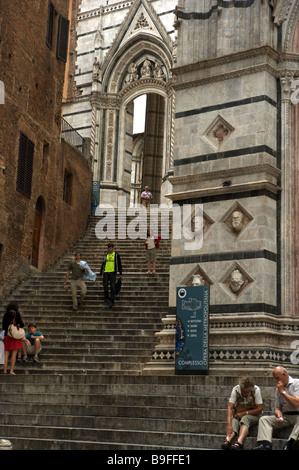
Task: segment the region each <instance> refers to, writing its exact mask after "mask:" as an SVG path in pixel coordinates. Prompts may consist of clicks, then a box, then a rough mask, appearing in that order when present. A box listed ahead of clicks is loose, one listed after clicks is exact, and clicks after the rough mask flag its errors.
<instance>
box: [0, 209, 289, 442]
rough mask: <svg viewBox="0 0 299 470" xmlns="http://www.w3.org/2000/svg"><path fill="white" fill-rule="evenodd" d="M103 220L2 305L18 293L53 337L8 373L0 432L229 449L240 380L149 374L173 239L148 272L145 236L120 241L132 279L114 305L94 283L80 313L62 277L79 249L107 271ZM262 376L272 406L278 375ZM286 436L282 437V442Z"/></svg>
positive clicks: (29, 315)
mask: <svg viewBox="0 0 299 470" xmlns="http://www.w3.org/2000/svg"><path fill="white" fill-rule="evenodd" d="M97 220H98V219H97V218H96V217H91V218H90V223H89V227H88V230H87V232H86V235H85V236H84V237H83V238H82V239H81V240H80V241H79V242H78V243H77V244H76V245H75V246H73V247H71V249H70V250H69V252H68V253H67V254H66V255H65V256H63V257H62V258H61V259H60V260H59V261H58V262H57V263H55V265H54V266H53V267H51V268H50V269H49V270H48V271H47V272H44V273H36V274H34V275H32V276H31V277H30V279H28V280H27V281H26V282H24V283H23V284H22V285H21V286H19V287H18V288H17V289H16V290H15V291H14V292H13V293H12V294H11V295H10V296H9V297H8V298H7V299H5V301H3V302H2V303H1V307H2V311H4V307H5V305H6V304H7V303H8V302H9V301H10V300H15V301H17V302H19V306H20V311H21V314H22V318H23V320H24V321H25V323H27V324H28V323H29V322H31V321H34V322H36V323H37V325H38V330H39V331H42V332H43V334H44V335H45V338H46V340H45V342H44V347H43V353H42V355H41V360H40V362H39V363H33V362H29V363H18V364H17V366H16V369H15V371H16V374H17V375H16V376H11V375H9V374H7V375H4V374H0V390H1V399H0V437H2V438H5V439H9V440H10V441H11V443H12V445H13V449H16V450H17V449H20V450H115V451H116V450H149V451H152V450H169V451H174V450H176V451H177V450H180V451H190V450H202V449H205V450H206V449H220V446H221V443H222V441H223V439H224V435H225V420H226V406H227V400H228V397H229V395H230V392H231V388H232V387H233V386H234V385H235V384H236V383H237V381H238V379H237V377H230V376H229V375H228V373H227V371H226V374H222V375H209V376H196V375H193V376H176V375H174V374H173V375H162V374H161V375H158V374H157V373H156V374H153V375H149V374H143V369H144V367H145V365H146V363H147V362H148V361H150V359H151V356H152V352H153V351H154V347H155V344H156V338H155V332H158V331H160V330H161V327H162V324H161V319H162V318H163V317H164V316H165V315H166V314H167V313H168V276H169V267H168V266H169V257H170V242H169V241H167V240H163V241H162V243H161V249H160V250H159V255H158V260H157V272H158V273H157V274H156V276H152V275H147V274H145V271H146V264H145V262H144V247H143V241H141V240H135V241H132V240H117V243H115V245H116V246H115V247H116V249H117V250H118V251H119V253H120V255H121V258H122V262H123V286H122V290H121V293H120V295H119V298H118V299H117V301H116V303H115V305H114V307H113V308H112V309H109V308H108V306H107V304H105V303H104V302H103V288H102V285H101V283H100V282H99V281H96V282H95V283H93V282H90V281H89V282H88V293H87V297H86V300H85V302H84V305H83V306H82V307H80V308H79V310H78V312H73V311H72V309H71V307H72V302H71V294H70V292H69V291H67V290H65V289H63V281H64V278H65V273H66V270H67V267H68V263H69V261H70V260H71V259H72V256H73V254H74V252H75V251H76V250H80V251H81V252H82V254H83V259H85V260H86V261H87V262H88V263H89V265H90V267H91V268H92V269H93V270H94V271H99V270H100V264H101V261H102V257H103V254H104V252H105V251H106V246H107V242H106V241H100V240H98V239H97V238H96V236H95V233H94V229H95V225H96V223H97ZM257 383H258V384H259V385H260V386H261V388H262V393H263V398H264V402H265V404H264V409H265V410H266V412H269V411H270V410H271V408H272V407H273V382H272V378H267V377H260V378H257ZM255 435H256V429H255V430H253V435H252V437H248V438H247V440H246V446H247V448H252V447H253V446H254V445H255V442H256V438H255ZM281 437H285V436H281ZM283 442H284V441H283V440H282V439H281V438H276V439H275V440H274V447H275V448H281V447H282V445H283Z"/></svg>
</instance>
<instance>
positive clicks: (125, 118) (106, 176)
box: [91, 34, 174, 206]
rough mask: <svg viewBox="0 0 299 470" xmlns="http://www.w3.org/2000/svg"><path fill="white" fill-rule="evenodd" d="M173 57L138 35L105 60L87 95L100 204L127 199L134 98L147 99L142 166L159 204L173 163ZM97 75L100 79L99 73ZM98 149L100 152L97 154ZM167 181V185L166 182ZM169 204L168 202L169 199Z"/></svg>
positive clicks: (155, 42) (154, 40) (160, 45)
mask: <svg viewBox="0 0 299 470" xmlns="http://www.w3.org/2000/svg"><path fill="white" fill-rule="evenodd" d="M171 67H172V55H171V52H170V50H169V47H168V46H166V45H165V44H163V42H162V41H161V40H160V39H158V38H153V37H151V36H150V35H145V34H140V35H139V36H135V37H134V39H132V41H130V42H129V43H126V44H125V46H123V47H122V48H121V49H119V50H117V51H116V52H115V54H114V56H113V57H110V58H108V59H107V60H106V62H105V64H103V68H102V70H103V76H102V80H101V82H102V83H101V87H100V88H99V87H96V86H95V87H94V88H93V93H92V96H91V104H92V109H93V114H92V116H93V119H92V128H93V131H92V133H91V136H92V140H93V136H95V135H96V133H98V136H99V140H100V142H101V145H100V146H99V149H98V150H96V149H95V148H94V146H93V142H91V147H92V150H93V151H94V155H95V156H96V158H95V160H96V161H97V162H98V164H97V165H96V166H95V165H94V179H95V180H99V181H101V202H103V203H109V204H112V205H114V206H115V205H116V204H117V197H118V195H125V196H126V197H127V201H128V203H129V201H130V192H131V166H132V152H133V105H132V103H133V100H134V99H135V98H137V97H138V96H140V95H142V94H146V95H147V97H148V103H149V104H148V108H147V110H148V114H147V127H146V130H145V136H144V140H145V152H144V159H145V160H144V161H145V162H147V163H146V164H144V165H143V167H144V169H147V173H148V174H147V176H146V177H147V178H149V179H146V178H145V176H144V178H145V181H146V184H147V185H149V186H150V187H152V188H153V190H154V192H155V195H156V200H155V201H154V202H155V203H157V204H159V203H160V202H161V201H162V200H163V192H164V193H165V192H167V191H166V190H163V185H164V186H166V184H167V183H166V181H167V176H168V174H169V172H170V171H171V168H172V161H173V146H172V142H173V127H174V126H173V124H174V93H173V88H172V79H171ZM97 78H98V77H97ZM96 151H98V155H96V154H95V152H96ZM165 183H166V184H165ZM167 202H169V201H168V200H167Z"/></svg>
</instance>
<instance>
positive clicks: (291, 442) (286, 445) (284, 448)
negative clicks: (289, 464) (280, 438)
mask: <svg viewBox="0 0 299 470" xmlns="http://www.w3.org/2000/svg"><path fill="white" fill-rule="evenodd" d="M293 445H294V439H290V440H289V441H288V442H286V443H285V445H284V446H283V448H282V450H292V447H293Z"/></svg>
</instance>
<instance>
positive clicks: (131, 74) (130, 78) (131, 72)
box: [125, 62, 138, 83]
mask: <svg viewBox="0 0 299 470" xmlns="http://www.w3.org/2000/svg"><path fill="white" fill-rule="evenodd" d="M136 80H138V73H137V66H136V64H134V62H131V64H130V65H129V67H128V73H127V75H126V78H125V82H126V83H130V82H135V81H136Z"/></svg>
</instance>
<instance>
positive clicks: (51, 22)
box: [46, 1, 56, 49]
mask: <svg viewBox="0 0 299 470" xmlns="http://www.w3.org/2000/svg"><path fill="white" fill-rule="evenodd" d="M55 15H56V11H55V7H54V5H53V3H52V2H51V1H49V5H48V24H47V37H46V43H47V45H48V46H49V47H50V49H52V48H53V41H54V28H55Z"/></svg>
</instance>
